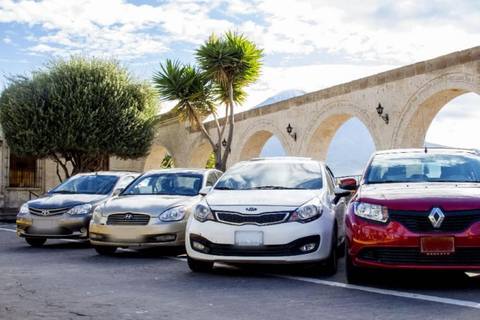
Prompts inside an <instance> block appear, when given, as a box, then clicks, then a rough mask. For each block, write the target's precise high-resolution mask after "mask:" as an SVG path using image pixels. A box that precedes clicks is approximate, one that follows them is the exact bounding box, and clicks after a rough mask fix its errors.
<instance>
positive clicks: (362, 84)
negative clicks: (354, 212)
mask: <svg viewBox="0 0 480 320" xmlns="http://www.w3.org/2000/svg"><path fill="white" fill-rule="evenodd" d="M469 92H474V93H476V94H480V47H475V48H471V49H467V50H464V51H460V52H454V53H451V54H448V55H445V56H442V57H438V58H435V59H432V60H428V61H423V62H418V63H415V64H412V65H408V66H405V67H401V68H398V69H394V70H391V71H387V72H383V73H379V74H376V75H373V76H370V77H366V78H362V79H359V80H355V81H352V82H349V83H345V84H341V85H337V86H334V87H331V88H327V89H323V90H320V91H316V92H312V93H308V94H305V95H303V96H299V97H296V98H292V99H289V100H286V101H282V102H278V103H275V104H272V105H268V106H264V107H262V108H257V109H253V110H249V111H245V112H242V113H238V114H236V115H235V121H236V125H235V132H234V138H233V145H232V148H231V154H230V157H229V162H228V166H230V165H232V164H233V163H236V162H238V161H241V160H246V159H250V158H253V157H258V156H259V154H260V152H261V150H262V148H263V146H264V144H265V142H266V141H267V140H268V139H269V138H270V137H271V136H272V135H275V136H276V137H277V138H278V139H279V140H280V142H281V143H282V145H283V147H284V149H285V152H286V154H287V155H288V156H305V157H311V158H314V159H320V160H325V159H326V157H327V152H328V148H329V145H330V142H331V141H332V138H333V136H334V134H335V133H336V131H337V130H338V129H339V127H340V126H341V125H342V124H343V123H345V122H346V121H347V120H349V119H350V118H352V117H357V118H358V119H359V120H360V121H362V122H363V124H364V125H365V126H366V128H367V129H368V131H369V132H370V134H371V136H372V139H373V141H374V143H375V147H376V149H377V150H382V149H388V148H404V147H421V146H422V145H423V142H424V139H425V134H426V130H427V129H428V127H429V125H430V123H431V122H432V120H433V119H434V117H435V115H436V114H437V113H438V111H440V109H441V108H442V107H443V106H444V105H445V104H446V103H448V102H449V101H450V100H452V99H454V98H456V97H458V96H460V95H462V94H465V93H469ZM379 103H381V104H382V106H383V107H384V113H387V114H388V116H389V123H388V124H386V123H385V122H384V120H382V119H381V118H380V117H379V116H378V114H377V112H376V107H377V106H378V104H379ZM289 123H290V124H291V126H292V127H293V128H294V131H295V132H296V134H297V140H296V141H294V140H293V139H292V137H290V136H289V135H288V134H287V132H286V130H285V128H286V127H287V125H288V124H289ZM207 127H208V123H207ZM166 151H168V152H169V153H170V155H171V156H172V159H173V161H174V165H175V166H176V167H203V166H204V165H205V163H206V161H207V159H208V156H209V155H210V153H211V147H210V145H209V144H208V141H207V140H206V139H205V138H203V137H202V135H201V133H200V132H198V131H196V132H191V130H190V128H189V127H188V126H187V124H186V123H179V121H178V119H177V118H176V117H175V116H173V115H166V116H165V117H164V119H163V121H162V122H161V123H160V124H159V127H158V131H157V135H156V139H155V141H154V145H153V147H152V152H151V153H150V155H149V156H148V157H146V158H145V159H142V160H140V161H135V162H130V161H128V162H115V163H117V167H118V168H120V169H126V168H134V169H136V170H139V171H143V170H149V169H152V168H155V167H156V168H158V163H159V161H160V160H161V159H162V158H163V156H164V155H165V152H166Z"/></svg>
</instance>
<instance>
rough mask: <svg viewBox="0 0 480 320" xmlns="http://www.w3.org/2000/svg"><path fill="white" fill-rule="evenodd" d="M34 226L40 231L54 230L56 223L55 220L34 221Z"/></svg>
mask: <svg viewBox="0 0 480 320" xmlns="http://www.w3.org/2000/svg"><path fill="white" fill-rule="evenodd" d="M33 226H34V227H35V228H38V229H52V228H54V227H55V226H56V225H55V221H53V220H39V219H37V220H33Z"/></svg>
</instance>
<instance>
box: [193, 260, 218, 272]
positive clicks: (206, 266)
mask: <svg viewBox="0 0 480 320" xmlns="http://www.w3.org/2000/svg"><path fill="white" fill-rule="evenodd" d="M187 262H188V267H189V268H190V270H192V271H193V272H209V271H211V270H212V268H213V262H210V261H201V260H196V259H193V258H190V257H187Z"/></svg>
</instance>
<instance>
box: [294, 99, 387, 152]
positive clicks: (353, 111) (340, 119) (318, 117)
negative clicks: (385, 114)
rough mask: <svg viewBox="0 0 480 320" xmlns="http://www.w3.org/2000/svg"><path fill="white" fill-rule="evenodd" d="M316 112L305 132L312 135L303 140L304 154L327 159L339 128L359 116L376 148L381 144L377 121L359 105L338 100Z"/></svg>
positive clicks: (302, 148)
mask: <svg viewBox="0 0 480 320" xmlns="http://www.w3.org/2000/svg"><path fill="white" fill-rule="evenodd" d="M319 108H320V109H321V111H320V112H318V113H317V114H315V116H314V117H313V120H312V121H311V122H310V123H309V125H308V126H307V129H306V131H305V132H307V133H310V135H309V136H308V137H307V138H306V139H304V140H303V141H302V146H301V150H303V154H302V156H305V157H310V158H313V159H318V160H322V161H325V160H326V158H327V154H328V150H329V147H330V143H331V142H332V139H333V136H334V135H335V133H336V132H337V131H338V129H339V128H340V127H341V126H342V125H343V124H344V123H345V122H347V121H348V120H350V119H351V118H353V117H356V118H358V119H359V120H360V121H361V122H362V123H363V124H364V125H365V127H366V128H367V130H368V132H369V133H370V135H371V137H372V139H373V142H374V144H375V148H377V149H378V146H379V145H380V138H379V137H380V134H379V132H378V128H377V126H376V124H375V122H373V121H372V119H370V118H368V117H367V116H366V115H365V114H364V113H361V112H360V111H361V110H362V109H360V108H359V107H358V106H357V105H355V104H353V103H351V102H349V101H336V102H332V103H330V104H327V105H326V106H324V107H323V108H321V107H319Z"/></svg>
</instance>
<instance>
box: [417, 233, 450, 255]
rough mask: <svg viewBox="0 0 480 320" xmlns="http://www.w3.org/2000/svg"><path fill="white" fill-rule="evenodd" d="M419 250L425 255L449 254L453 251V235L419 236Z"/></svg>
mask: <svg viewBox="0 0 480 320" xmlns="http://www.w3.org/2000/svg"><path fill="white" fill-rule="evenodd" d="M420 251H421V252H422V253H425V254H427V255H449V254H451V253H454V252H455V238H454V237H423V238H420Z"/></svg>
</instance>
